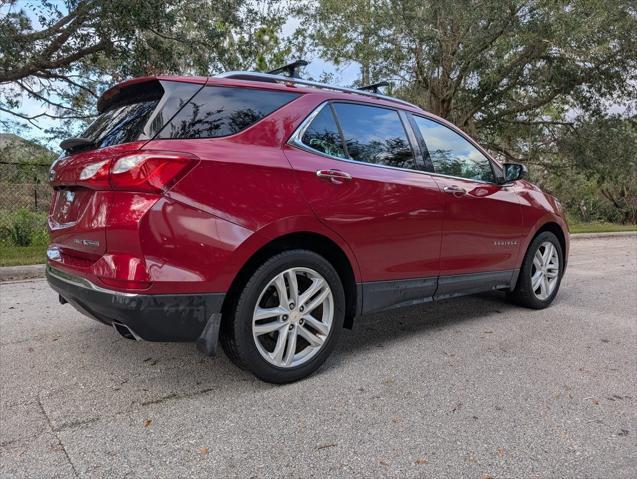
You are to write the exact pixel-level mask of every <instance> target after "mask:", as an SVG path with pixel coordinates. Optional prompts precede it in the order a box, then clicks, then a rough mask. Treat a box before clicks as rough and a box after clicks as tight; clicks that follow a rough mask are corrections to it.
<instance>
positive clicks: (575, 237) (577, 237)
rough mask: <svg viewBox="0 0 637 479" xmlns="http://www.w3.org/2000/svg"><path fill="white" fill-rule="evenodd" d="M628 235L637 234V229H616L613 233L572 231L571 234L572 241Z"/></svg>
mask: <svg viewBox="0 0 637 479" xmlns="http://www.w3.org/2000/svg"><path fill="white" fill-rule="evenodd" d="M626 236H628V237H630V236H637V231H615V232H613V233H576V234H572V233H571V235H570V237H571V241H573V240H585V239H598V238H624V237H626Z"/></svg>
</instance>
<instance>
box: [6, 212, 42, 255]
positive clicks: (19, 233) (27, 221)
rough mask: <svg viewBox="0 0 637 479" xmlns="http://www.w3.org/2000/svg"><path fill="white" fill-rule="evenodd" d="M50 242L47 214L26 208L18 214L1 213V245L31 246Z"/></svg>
mask: <svg viewBox="0 0 637 479" xmlns="http://www.w3.org/2000/svg"><path fill="white" fill-rule="evenodd" d="M47 242H48V233H47V231H46V214H45V213H35V212H32V211H29V210H28V209H26V208H20V209H19V210H18V211H16V212H0V245H2V247H3V248H4V247H5V246H31V245H44V244H46V243H47Z"/></svg>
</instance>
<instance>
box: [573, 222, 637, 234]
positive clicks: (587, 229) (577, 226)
mask: <svg viewBox="0 0 637 479" xmlns="http://www.w3.org/2000/svg"><path fill="white" fill-rule="evenodd" d="M568 226H569V229H570V230H571V233H572V234H578V233H615V232H617V231H637V225H619V224H615V223H573V224H569V225H568Z"/></svg>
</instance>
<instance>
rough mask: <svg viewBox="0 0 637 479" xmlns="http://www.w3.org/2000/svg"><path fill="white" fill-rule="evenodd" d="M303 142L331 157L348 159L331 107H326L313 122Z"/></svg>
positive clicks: (302, 139)
mask: <svg viewBox="0 0 637 479" xmlns="http://www.w3.org/2000/svg"><path fill="white" fill-rule="evenodd" d="M301 142H302V143H303V144H304V145H306V146H309V147H310V148H312V149H313V150H316V151H319V152H321V153H324V154H326V155H329V156H335V157H337V158H343V159H347V158H348V156H347V153H345V148H344V146H343V138H342V136H341V132H340V131H338V126H337V125H336V120H335V118H334V114H333V113H332V108H331V106H330V105H324V106H323V108H321V111H320V112H319V114H318V115H316V117H315V118H314V120H312V123H310V126H308V127H307V129H306V130H305V132H304V133H303V137H302V138H301Z"/></svg>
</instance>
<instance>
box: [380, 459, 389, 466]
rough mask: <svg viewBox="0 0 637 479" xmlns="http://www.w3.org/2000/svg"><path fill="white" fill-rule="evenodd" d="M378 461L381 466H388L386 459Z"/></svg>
mask: <svg viewBox="0 0 637 479" xmlns="http://www.w3.org/2000/svg"><path fill="white" fill-rule="evenodd" d="M378 462H380V463H381V464H382V465H383V466H389V463H388V462H387V461H385V460H384V459H381V460H380V461H378Z"/></svg>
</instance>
